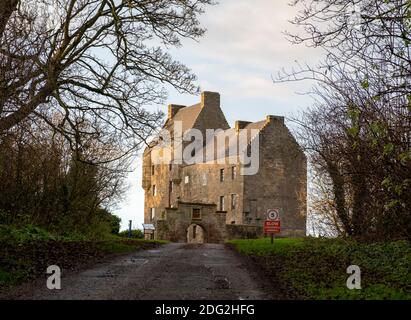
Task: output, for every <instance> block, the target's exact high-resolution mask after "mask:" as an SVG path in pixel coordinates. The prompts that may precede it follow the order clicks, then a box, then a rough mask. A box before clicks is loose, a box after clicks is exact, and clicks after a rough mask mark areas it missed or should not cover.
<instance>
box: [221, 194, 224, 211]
mask: <svg viewBox="0 0 411 320" xmlns="http://www.w3.org/2000/svg"><path fill="white" fill-rule="evenodd" d="M220 211H225V199H224V196H220Z"/></svg>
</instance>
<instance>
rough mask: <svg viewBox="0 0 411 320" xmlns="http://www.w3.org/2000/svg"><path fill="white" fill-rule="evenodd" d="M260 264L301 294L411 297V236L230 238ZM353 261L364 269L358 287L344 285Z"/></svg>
mask: <svg viewBox="0 0 411 320" xmlns="http://www.w3.org/2000/svg"><path fill="white" fill-rule="evenodd" d="M229 243H230V244H231V245H232V246H233V247H234V248H235V249H236V250H237V251H239V252H240V253H242V254H245V255H248V256H250V257H251V258H252V259H253V260H254V261H255V262H256V263H258V264H259V265H261V267H262V268H263V270H264V272H266V273H267V275H268V276H269V278H270V279H272V281H273V283H274V285H275V286H274V287H277V288H279V290H281V291H282V292H283V293H284V298H291V299H293V298H303V299H406V300H409V299H411V246H410V243H409V242H407V241H396V242H381V243H359V242H356V241H354V240H347V239H318V238H277V239H275V240H274V244H273V245H272V244H271V243H270V239H269V238H265V239H254V240H232V241H229ZM349 265H358V266H359V267H360V268H361V287H362V289H360V290H355V289H354V290H349V289H348V288H347V286H346V282H347V278H348V277H349V274H347V272H346V270H347V267H348V266H349Z"/></svg>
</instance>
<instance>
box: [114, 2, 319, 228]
mask: <svg viewBox="0 0 411 320" xmlns="http://www.w3.org/2000/svg"><path fill="white" fill-rule="evenodd" d="M289 2H290V0H253V1H250V0H220V3H219V4H218V5H215V6H211V7H207V8H206V11H205V13H204V14H203V15H202V16H201V18H200V21H201V23H202V26H203V27H204V28H206V29H207V32H206V34H205V35H204V37H203V38H201V39H200V40H199V41H198V42H196V41H193V40H188V39H185V40H183V42H182V44H183V45H182V47H181V48H177V49H171V50H170V53H171V54H172V55H173V57H174V58H175V59H176V60H178V61H180V62H183V63H184V64H185V65H186V66H187V67H189V68H190V69H191V70H192V71H193V73H194V74H196V75H197V78H198V84H199V85H200V87H201V90H202V91H216V92H219V93H220V95H221V108H222V110H223V112H224V113H225V115H226V118H227V121H228V123H229V124H230V126H233V125H234V122H235V121H236V120H246V121H259V120H263V119H265V116H266V115H269V114H270V115H280V116H285V117H290V116H293V115H297V114H298V112H300V111H302V110H304V109H306V108H307V107H308V106H310V104H312V102H313V100H312V98H310V96H308V95H303V94H302V93H304V92H307V91H308V90H309V89H310V86H311V84H310V83H304V82H297V83H296V82H289V83H281V84H275V83H274V82H273V80H272V79H273V77H275V76H276V75H277V74H278V72H279V71H281V70H282V69H285V70H291V69H292V68H293V67H294V68H295V67H296V66H297V63H299V64H304V63H309V64H315V63H316V62H317V61H318V60H319V59H320V58H321V53H320V52H319V51H318V50H315V49H312V48H308V47H306V46H305V45H294V44H291V43H290V42H289V41H288V40H287V38H286V36H285V35H284V32H285V31H289V32H293V31H294V32H297V31H298V30H296V27H295V26H293V25H292V24H290V23H289V20H291V19H293V17H294V16H295V15H296V13H297V8H295V7H291V6H290V5H289ZM199 101H200V97H199V96H191V95H181V94H179V93H178V92H176V91H175V90H170V92H169V98H168V101H167V103H166V104H165V105H164V106H161V107H160V108H161V109H162V110H163V111H164V112H167V104H169V103H174V104H181V105H193V104H195V103H198V102H199ZM141 171H142V169H141V159H140V158H138V159H136V160H135V161H134V163H133V171H132V172H131V173H130V174H129V176H128V184H129V189H128V191H127V193H126V194H125V199H124V200H123V201H122V202H121V203H119V205H118V208H117V209H115V210H114V213H115V214H117V215H118V216H119V217H120V218H121V219H122V226H121V229H122V230H125V229H127V228H128V221H129V220H132V223H133V228H140V229H141V228H142V223H143V220H144V216H143V210H144V191H143V189H142V187H141Z"/></svg>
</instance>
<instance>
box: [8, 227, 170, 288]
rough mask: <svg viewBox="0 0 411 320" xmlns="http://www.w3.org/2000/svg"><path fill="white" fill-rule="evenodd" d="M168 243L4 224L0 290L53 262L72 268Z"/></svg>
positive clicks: (22, 280) (43, 269)
mask: <svg viewBox="0 0 411 320" xmlns="http://www.w3.org/2000/svg"><path fill="white" fill-rule="evenodd" d="M165 243H166V241H156V240H143V239H128V238H123V237H119V236H115V235H107V236H105V237H104V238H98V239H94V238H88V237H86V236H84V235H81V234H64V235H55V234H52V233H50V232H48V231H46V230H44V229H41V228H39V227H36V226H31V225H28V226H25V227H20V228H18V227H15V226H5V225H0V289H1V288H7V287H10V286H14V285H17V284H19V283H21V282H24V281H26V280H29V279H33V278H36V277H38V276H41V275H43V274H44V272H45V270H46V268H47V266H49V265H52V264H57V265H59V266H60V267H62V268H63V269H70V270H71V269H76V268H77V267H79V266H80V265H83V264H84V265H85V264H87V263H90V262H94V261H98V260H99V259H100V258H102V257H105V256H107V255H109V254H121V253H128V252H133V251H136V250H139V249H149V248H155V247H157V246H159V245H162V244H165Z"/></svg>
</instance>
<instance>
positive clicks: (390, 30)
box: [277, 0, 411, 240]
mask: <svg viewBox="0 0 411 320" xmlns="http://www.w3.org/2000/svg"><path fill="white" fill-rule="evenodd" d="M293 3H294V5H295V6H296V7H299V6H302V7H303V8H302V9H301V10H300V11H299V12H298V14H297V15H296V17H295V19H294V20H293V23H294V24H295V25H296V26H298V27H299V30H300V31H302V32H299V33H298V34H297V33H296V34H289V36H290V39H291V41H292V42H294V43H299V44H302V43H304V44H305V45H308V46H313V47H319V48H321V49H322V50H323V52H324V53H325V56H324V59H322V61H321V62H320V63H319V64H318V65H317V66H315V67H312V66H303V65H299V67H298V68H297V69H293V70H292V71H291V72H283V73H280V75H279V76H278V79H277V81H280V82H281V81H298V80H306V79H310V80H314V83H315V85H314V88H313V89H312V90H310V93H312V94H313V95H314V97H315V99H316V100H315V103H314V105H313V106H312V107H311V108H310V109H309V110H307V111H306V112H304V113H303V115H302V116H301V117H299V118H298V119H295V121H296V122H297V123H298V124H299V128H300V130H299V131H298V132H296V134H297V136H298V137H299V140H300V142H301V144H302V145H303V146H304V148H305V150H306V151H307V153H308V156H309V160H310V163H311V165H312V169H313V171H314V172H313V176H315V180H314V182H315V183H314V188H313V189H315V190H314V194H315V197H314V199H312V203H311V207H312V208H313V212H312V214H314V215H317V220H318V221H321V222H322V221H325V226H326V227H331V229H332V230H333V231H334V232H337V233H339V234H340V235H350V236H354V237H356V238H358V239H360V238H368V239H369V238H373V239H380V240H381V239H387V238H390V239H411V215H410V211H409V208H410V207H411V183H410V181H411V156H410V155H411V149H410V147H411V109H410V108H409V105H410V103H409V102H410V96H411V86H410V81H409V80H410V79H409V77H410V74H411V50H410V45H411V41H410V40H411V29H410V28H411V23H410V21H411V20H410V17H411V2H410V1H408V0H392V1H373V0H341V1H328V0H319V1H310V0H295V1H294V2H293ZM321 222H320V224H321Z"/></svg>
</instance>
